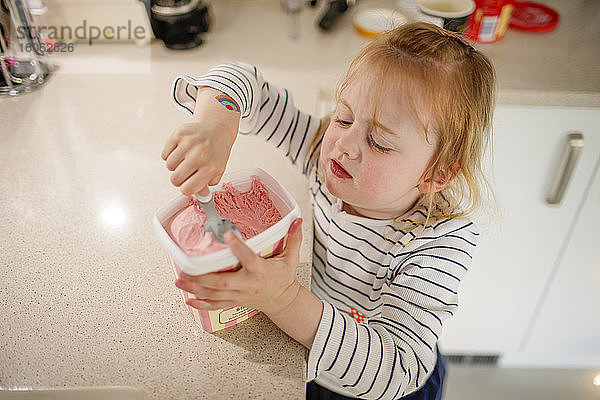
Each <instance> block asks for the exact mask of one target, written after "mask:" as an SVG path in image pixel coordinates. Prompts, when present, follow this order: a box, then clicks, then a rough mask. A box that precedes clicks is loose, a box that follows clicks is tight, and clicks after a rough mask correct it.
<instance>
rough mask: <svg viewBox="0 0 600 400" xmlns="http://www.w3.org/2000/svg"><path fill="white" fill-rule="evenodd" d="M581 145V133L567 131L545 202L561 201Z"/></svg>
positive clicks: (582, 141) (582, 143) (582, 144)
mask: <svg viewBox="0 0 600 400" xmlns="http://www.w3.org/2000/svg"><path fill="white" fill-rule="evenodd" d="M583 146H584V140H583V134H581V133H579V132H571V133H569V135H568V137H567V144H566V145H565V148H564V150H563V153H562V157H561V159H560V163H559V164H558V169H557V170H556V175H555V176H554V179H553V180H552V185H551V186H550V190H549V191H548V195H547V196H546V202H547V203H548V204H559V203H560V202H561V200H562V197H563V195H564V194H565V190H566V189H567V185H568V184H569V180H570V179H571V175H572V174H573V170H574V169H575V164H577V160H578V159H579V154H580V153H581V150H582V149H583Z"/></svg>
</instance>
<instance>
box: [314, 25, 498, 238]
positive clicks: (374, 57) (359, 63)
mask: <svg viewBox="0 0 600 400" xmlns="http://www.w3.org/2000/svg"><path fill="white" fill-rule="evenodd" d="M365 67H367V68H368V70H365V69H364V68H365ZM367 73H368V74H377V75H375V76H377V77H378V79H377V80H375V81H376V86H375V87H373V89H374V90H375V93H382V92H383V90H384V89H385V88H386V87H389V85H394V87H398V88H401V89H402V90H403V91H402V92H401V93H403V95H404V96H406V99H409V100H411V101H409V106H410V107H411V112H412V114H413V116H415V117H416V118H415V119H416V120H417V121H418V122H420V124H421V126H422V127H423V131H424V133H425V135H426V138H427V139H428V135H429V134H430V133H432V134H434V135H436V136H437V139H438V140H437V148H436V151H435V154H434V156H433V158H432V160H431V162H430V163H429V165H428V167H427V168H426V170H425V171H424V173H423V176H422V177H423V178H427V179H431V178H432V177H434V176H436V174H437V173H439V172H441V171H443V170H445V171H448V168H451V166H452V165H453V164H454V165H456V164H458V171H457V174H456V176H455V177H454V179H452V181H451V183H450V184H449V185H448V186H447V187H446V188H445V189H443V190H442V191H440V192H436V193H429V195H428V197H429V198H428V201H427V202H428V203H429V207H428V212H427V217H426V219H425V222H424V227H425V226H426V225H427V221H429V220H430V219H441V218H452V217H457V216H460V215H467V214H471V213H472V212H473V211H474V210H476V209H477V208H479V207H480V206H481V205H482V204H484V203H485V200H484V198H485V197H493V192H492V190H491V188H490V185H489V184H488V181H487V179H486V178H485V174H484V171H483V159H484V155H485V151H486V149H487V148H488V146H489V145H491V118H492V113H493V109H494V103H495V92H496V88H495V85H496V84H495V71H494V68H493V66H492V64H491V63H490V61H489V60H488V59H487V57H485V56H484V55H483V54H481V53H480V52H478V51H477V50H475V49H474V48H473V47H472V46H470V45H469V44H468V43H466V42H465V41H464V39H462V38H461V37H459V36H457V35H456V34H454V33H451V32H448V31H446V30H444V29H442V28H439V27H437V26H435V25H431V24H427V23H423V22H415V23H410V24H406V25H403V26H401V27H399V28H397V29H394V30H392V31H389V32H387V33H385V34H383V35H381V36H379V37H378V38H376V39H375V40H373V41H372V42H370V43H369V44H368V45H367V46H366V47H365V48H363V49H362V51H361V52H360V53H359V54H358V55H357V56H356V58H355V59H354V61H353V62H352V63H351V65H350V67H349V68H348V72H347V74H346V76H345V78H344V80H343V81H342V84H341V85H340V87H339V88H338V91H337V97H338V98H339V95H340V93H341V92H342V91H343V90H344V88H346V87H347V86H348V84H349V83H350V82H351V81H353V80H354V79H356V78H357V77H359V76H361V75H364V74H367ZM379 78H380V79H379ZM373 97H374V98H381V97H383V96H377V95H376V96H373ZM328 125H329V118H324V119H323V120H322V121H321V126H320V129H319V132H318V133H317V135H316V136H315V138H314V139H313V141H312V143H311V149H312V150H313V151H312V153H311V154H312V155H311V160H310V163H311V165H313V166H314V165H317V166H318V161H317V160H318V153H319V152H320V145H321V141H322V137H323V135H324V133H325V130H326V129H327V126H328ZM428 140H429V139H428ZM315 154H316V155H317V156H316V157H314V155H315ZM431 180H432V181H433V179H431ZM421 200H423V196H421ZM434 207H435V208H436V209H437V212H436V213H433V214H432V209H433V208H434Z"/></svg>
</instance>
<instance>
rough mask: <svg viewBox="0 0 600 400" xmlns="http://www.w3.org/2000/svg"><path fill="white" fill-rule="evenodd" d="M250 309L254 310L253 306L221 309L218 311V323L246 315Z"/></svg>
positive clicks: (224, 322)
mask: <svg viewBox="0 0 600 400" xmlns="http://www.w3.org/2000/svg"><path fill="white" fill-rule="evenodd" d="M252 311H254V308H249V307H232V308H228V309H226V310H222V311H221V312H219V323H220V324H226V323H228V322H231V321H235V320H236V319H240V318H244V317H247V316H248V314H250V313H251V312H252Z"/></svg>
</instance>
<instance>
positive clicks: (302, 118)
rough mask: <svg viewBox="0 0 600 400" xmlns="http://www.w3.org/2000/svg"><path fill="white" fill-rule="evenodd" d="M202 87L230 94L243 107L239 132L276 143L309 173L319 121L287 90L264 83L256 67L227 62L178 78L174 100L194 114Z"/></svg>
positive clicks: (295, 163)
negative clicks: (199, 90)
mask: <svg viewBox="0 0 600 400" xmlns="http://www.w3.org/2000/svg"><path fill="white" fill-rule="evenodd" d="M199 86H209V87H212V88H214V89H217V90H219V91H221V92H223V93H225V94H227V95H229V96H230V97H231V98H232V99H233V100H234V101H235V102H236V103H237V104H238V106H239V107H240V112H241V119H240V127H239V133H241V134H254V135H258V136H260V137H262V138H264V139H265V140H266V141H268V142H271V143H273V144H274V145H275V147H276V148H278V149H279V150H280V151H281V152H282V154H284V155H285V156H286V157H287V158H289V159H290V161H291V162H292V163H293V164H294V165H296V166H297V167H298V168H299V169H300V170H301V172H302V173H304V174H307V172H308V161H309V160H308V159H309V147H310V144H311V141H312V139H313V137H314V135H315V133H316V132H317V130H318V128H319V124H320V121H319V119H318V118H315V117H314V116H311V115H309V114H307V113H304V112H302V111H300V110H299V109H298V108H296V107H295V106H294V103H293V101H292V96H291V94H290V93H289V91H288V90H287V89H281V88H278V87H276V86H274V85H272V84H270V83H269V82H267V81H265V80H264V78H263V76H262V74H261V73H260V71H258V70H257V68H256V67H255V66H253V65H250V64H245V63H228V64H222V65H218V66H216V67H214V68H212V69H210V70H209V71H208V73H207V74H205V75H203V76H201V77H198V78H194V77H191V76H187V75H181V76H178V77H177V78H176V79H175V81H174V83H173V88H172V98H173V100H174V101H175V103H176V104H177V105H178V106H180V107H181V108H182V109H183V110H187V112H189V113H190V114H193V112H194V106H195V99H196V94H197V88H198V87H199Z"/></svg>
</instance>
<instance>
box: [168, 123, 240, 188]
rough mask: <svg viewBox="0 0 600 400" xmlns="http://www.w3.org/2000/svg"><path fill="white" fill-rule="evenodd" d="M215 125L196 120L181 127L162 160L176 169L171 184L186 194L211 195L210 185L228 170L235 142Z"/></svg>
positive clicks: (170, 139) (170, 137) (170, 169)
mask: <svg viewBox="0 0 600 400" xmlns="http://www.w3.org/2000/svg"><path fill="white" fill-rule="evenodd" d="M211 125H212V124H211V123H210V122H205V121H202V122H200V121H197V120H194V121H193V122H189V123H185V124H183V125H181V126H179V127H178V128H177V129H175V130H174V131H173V132H172V133H171V135H170V136H169V137H168V138H167V141H166V143H165V146H164V148H163V150H162V154H161V156H162V159H163V160H165V161H166V166H167V169H168V170H169V171H172V174H171V183H172V184H173V185H175V186H177V187H181V192H182V193H183V194H184V195H186V196H190V195H192V194H193V193H198V192H200V191H202V192H203V194H207V193H208V192H207V190H206V189H205V188H206V187H207V185H216V184H217V183H219V180H220V179H221V176H222V175H223V173H224V172H225V167H226V166H227V160H228V159H229V154H230V152H231V146H232V145H233V141H232V140H231V139H232V138H231V135H227V134H224V132H222V131H220V129H219V128H220V127H218V126H211ZM234 140H235V139H234Z"/></svg>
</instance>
